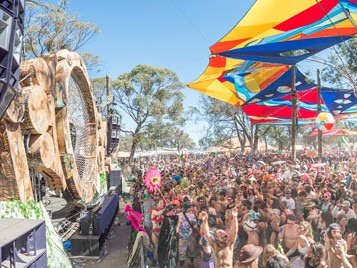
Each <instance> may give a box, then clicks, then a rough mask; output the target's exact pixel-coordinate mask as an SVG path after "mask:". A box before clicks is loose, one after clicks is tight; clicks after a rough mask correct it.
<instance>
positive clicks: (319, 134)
mask: <svg viewBox="0 0 357 268" xmlns="http://www.w3.org/2000/svg"><path fill="white" fill-rule="evenodd" d="M317 113H318V114H320V113H321V80H320V70H319V69H317ZM317 151H318V156H319V161H320V163H321V162H322V130H321V129H320V128H317Z"/></svg>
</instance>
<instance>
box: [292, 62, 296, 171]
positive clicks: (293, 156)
mask: <svg viewBox="0 0 357 268" xmlns="http://www.w3.org/2000/svg"><path fill="white" fill-rule="evenodd" d="M295 69H296V66H295V64H293V65H291V109H292V115H291V121H292V122H291V160H292V164H293V165H295V160H296V147H295V145H296V127H297V126H296V123H297V114H296V87H295V80H296V71H295Z"/></svg>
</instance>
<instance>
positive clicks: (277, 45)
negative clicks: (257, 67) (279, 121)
mask: <svg viewBox="0 0 357 268" xmlns="http://www.w3.org/2000/svg"><path fill="white" fill-rule="evenodd" d="M352 4H353V1H345V2H344V5H342V4H341V3H340V2H339V1H338V0H320V1H319V0H299V1H294V0H257V1H256V2H255V4H254V5H253V6H252V7H251V9H250V10H249V11H248V12H247V13H246V15H245V16H244V17H243V18H242V19H241V20H240V21H239V22H238V24H237V25H236V26H235V27H234V28H233V29H232V30H231V31H230V32H229V33H228V34H227V35H226V36H225V37H223V38H222V39H221V40H220V41H218V42H217V43H216V44H214V45H213V46H211V47H210V50H211V53H212V54H214V55H221V56H224V57H229V58H236V59H244V60H250V61H262V62H270V63H280V64H289V65H292V64H296V63H298V62H300V61H302V60H304V59H306V58H307V57H310V56H312V55H314V54H316V53H317V52H319V51H321V50H324V49H326V48H328V47H330V46H333V45H335V44H338V43H341V42H343V41H346V40H348V39H350V38H351V37H352V36H353V35H354V34H356V33H357V28H356V27H355V24H354V21H353V19H352V17H351V15H350V14H349V13H348V12H347V10H346V7H348V8H350V9H352V7H353V5H352ZM297 50H299V53H296V51H297ZM294 51H295V52H294Z"/></svg>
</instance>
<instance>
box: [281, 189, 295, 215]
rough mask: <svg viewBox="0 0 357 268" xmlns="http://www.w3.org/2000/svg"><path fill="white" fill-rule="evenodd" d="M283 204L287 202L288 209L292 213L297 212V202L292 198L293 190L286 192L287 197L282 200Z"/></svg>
mask: <svg viewBox="0 0 357 268" xmlns="http://www.w3.org/2000/svg"><path fill="white" fill-rule="evenodd" d="M281 202H286V208H287V209H290V210H292V211H294V210H295V200H294V198H292V197H291V190H290V189H287V190H286V191H285V196H283V197H282V198H281Z"/></svg>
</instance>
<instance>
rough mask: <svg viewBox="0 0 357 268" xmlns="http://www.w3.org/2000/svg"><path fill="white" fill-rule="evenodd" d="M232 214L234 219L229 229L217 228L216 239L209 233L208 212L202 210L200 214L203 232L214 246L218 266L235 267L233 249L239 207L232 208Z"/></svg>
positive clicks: (215, 260) (212, 246)
mask: <svg viewBox="0 0 357 268" xmlns="http://www.w3.org/2000/svg"><path fill="white" fill-rule="evenodd" d="M231 216H232V217H233V220H232V224H231V228H230V229H229V231H227V232H226V231H225V230H222V229H217V230H216V232H215V239H214V240H213V239H212V238H211V236H210V234H209V226H208V214H207V212H206V211H202V212H201V213H200V214H199V218H200V219H201V220H202V225H203V226H202V228H203V232H204V235H205V237H206V238H207V241H208V243H209V245H210V246H211V248H212V252H213V256H214V262H215V267H217V268H220V267H227V268H229V267H233V249H234V244H235V242H236V239H237V234H238V220H237V216H238V209H237V208H233V209H232V212H231Z"/></svg>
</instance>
